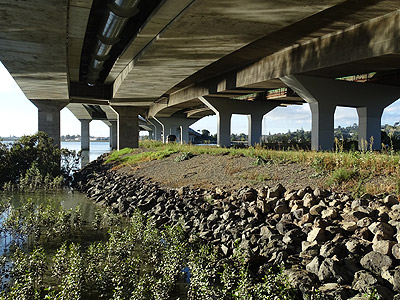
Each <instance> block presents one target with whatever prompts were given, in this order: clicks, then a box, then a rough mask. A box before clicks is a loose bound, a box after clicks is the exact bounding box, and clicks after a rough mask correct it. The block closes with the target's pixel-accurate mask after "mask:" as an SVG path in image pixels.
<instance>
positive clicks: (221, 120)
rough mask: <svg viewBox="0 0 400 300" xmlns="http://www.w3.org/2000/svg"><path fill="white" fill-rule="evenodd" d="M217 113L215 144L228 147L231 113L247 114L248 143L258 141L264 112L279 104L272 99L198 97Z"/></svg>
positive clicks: (253, 143)
mask: <svg viewBox="0 0 400 300" xmlns="http://www.w3.org/2000/svg"><path fill="white" fill-rule="evenodd" d="M199 99H200V100H201V101H202V102H203V103H204V104H206V105H207V106H208V107H209V108H210V109H211V110H213V111H214V112H215V114H216V115H217V122H218V123H217V144H218V145H219V146H224V147H229V146H230V145H231V139H230V135H231V117H232V114H241V115H248V119H249V132H248V136H249V141H248V142H249V145H250V146H254V145H255V144H256V143H259V142H260V139H261V133H262V119H263V117H264V115H265V114H267V113H268V112H270V111H271V110H273V109H274V108H275V107H277V106H278V105H279V103H278V102H272V101H242V100H231V99H225V98H213V97H199Z"/></svg>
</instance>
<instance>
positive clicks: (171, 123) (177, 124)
mask: <svg viewBox="0 0 400 300" xmlns="http://www.w3.org/2000/svg"><path fill="white" fill-rule="evenodd" d="M154 119H155V120H156V121H157V122H158V124H159V126H160V129H161V128H162V129H163V137H162V141H163V142H164V143H165V142H166V141H167V136H168V135H170V134H173V135H176V136H177V138H178V142H180V143H181V144H187V143H189V126H190V125H192V124H193V123H195V122H196V121H197V119H188V118H184V117H170V118H154Z"/></svg>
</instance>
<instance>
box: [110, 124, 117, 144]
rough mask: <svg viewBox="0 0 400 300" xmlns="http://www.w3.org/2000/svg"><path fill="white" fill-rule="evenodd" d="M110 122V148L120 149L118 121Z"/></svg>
mask: <svg viewBox="0 0 400 300" xmlns="http://www.w3.org/2000/svg"><path fill="white" fill-rule="evenodd" d="M109 122H110V124H111V125H110V148H111V149H113V150H115V149H117V148H118V133H117V132H118V122H117V121H109Z"/></svg>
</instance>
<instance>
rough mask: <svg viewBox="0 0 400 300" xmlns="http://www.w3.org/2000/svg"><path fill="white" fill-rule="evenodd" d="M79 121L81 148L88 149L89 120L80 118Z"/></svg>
mask: <svg viewBox="0 0 400 300" xmlns="http://www.w3.org/2000/svg"><path fill="white" fill-rule="evenodd" d="M79 121H81V150H89V148H90V121H91V120H88V119H80V120H79Z"/></svg>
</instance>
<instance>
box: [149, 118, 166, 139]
mask: <svg viewBox="0 0 400 300" xmlns="http://www.w3.org/2000/svg"><path fill="white" fill-rule="evenodd" d="M150 123H151V127H153V128H154V129H153V139H154V140H155V141H162V136H161V133H162V131H163V127H162V125H161V124H160V123H159V122H157V121H156V120H154V119H152V120H151V121H150Z"/></svg>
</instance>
